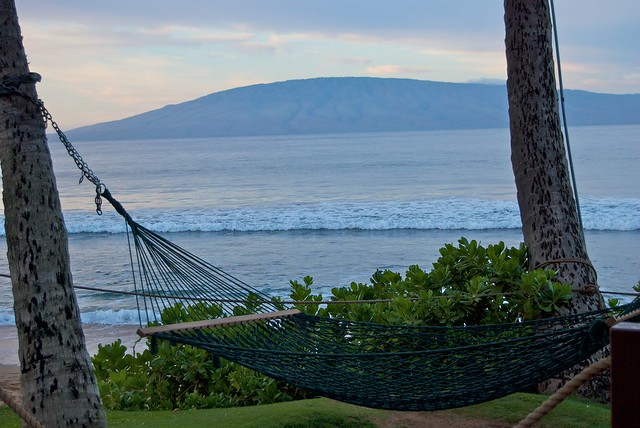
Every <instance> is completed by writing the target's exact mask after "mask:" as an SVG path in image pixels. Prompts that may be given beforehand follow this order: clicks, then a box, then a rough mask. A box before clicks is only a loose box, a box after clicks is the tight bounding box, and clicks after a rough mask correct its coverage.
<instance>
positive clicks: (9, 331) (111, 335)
mask: <svg viewBox="0 0 640 428" xmlns="http://www.w3.org/2000/svg"><path fill="white" fill-rule="evenodd" d="M137 328H138V326H137V325H100V324H85V325H83V330H84V334H85V338H86V341H87V350H88V351H89V355H91V356H93V355H95V354H96V352H98V345H99V344H108V343H113V342H114V341H115V340H116V339H121V340H122V343H123V344H124V345H125V346H126V347H127V348H128V349H129V351H131V350H132V348H133V346H134V344H135V343H136V341H137V340H138V335H137V334H136V329H137ZM144 347H145V344H144V343H139V344H138V345H137V349H138V350H143V349H144ZM0 386H1V387H2V388H4V389H5V390H7V391H9V392H11V393H13V394H18V393H19V392H20V368H19V360H18V332H17V330H16V328H15V326H12V325H4V326H0ZM0 405H2V404H0Z"/></svg>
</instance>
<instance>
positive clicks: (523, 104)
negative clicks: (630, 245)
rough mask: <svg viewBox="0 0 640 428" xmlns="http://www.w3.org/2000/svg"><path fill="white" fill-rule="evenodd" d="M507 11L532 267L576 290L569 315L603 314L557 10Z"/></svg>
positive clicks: (516, 148) (514, 138)
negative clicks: (572, 157) (575, 158)
mask: <svg viewBox="0 0 640 428" xmlns="http://www.w3.org/2000/svg"><path fill="white" fill-rule="evenodd" d="M504 8H505V16H504V19H505V30H506V39H505V46H506V57H507V93H508V97H509V122H510V131H511V162H512V166H513V172H514V176H515V182H516V188H517V192H518V205H519V207H520V216H521V219H522V231H523V235H524V241H525V243H526V245H527V248H528V250H529V258H530V259H529V260H530V261H529V263H530V266H529V267H530V268H531V269H535V268H538V267H543V266H545V267H549V268H552V269H554V270H555V271H556V272H558V276H557V280H558V281H559V282H562V283H568V284H572V287H573V294H572V297H571V300H570V302H569V305H568V307H567V310H566V312H567V313H571V314H575V313H580V312H585V311H589V310H594V309H600V308H602V307H603V306H604V302H603V299H602V296H601V295H600V293H599V290H598V286H597V278H596V272H595V269H594V268H593V266H592V265H591V262H590V260H589V256H588V254H587V248H586V243H585V240H584V233H583V230H582V226H581V224H580V219H579V217H578V212H577V208H576V202H575V199H574V196H573V191H572V187H571V181H570V177H569V167H568V162H567V158H566V154H565V149H564V145H563V138H562V130H561V126H560V116H559V113H558V94H557V90H556V79H555V68H554V61H553V48H552V38H551V36H552V28H551V17H550V9H549V3H548V0H505V2H504ZM553 385H554V386H551V389H554V388H555V387H556V386H557V382H553Z"/></svg>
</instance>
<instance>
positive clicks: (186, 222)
mask: <svg viewBox="0 0 640 428" xmlns="http://www.w3.org/2000/svg"><path fill="white" fill-rule="evenodd" d="M638 212H640V200H637V199H587V200H585V201H583V202H582V215H583V222H584V227H585V228H586V229H588V230H609V231H633V230H640V216H639V215H638ZM131 215H132V216H133V217H134V219H135V220H136V221H137V222H138V223H140V224H142V225H144V226H145V227H147V228H149V229H151V230H154V231H157V232H217V231H241V232H248V231H290V230H344V229H355V230H396V229H419V230H458V229H467V230H487V229H517V228H519V227H520V225H521V223H520V214H519V210H518V205H517V203H516V202H515V201H503V200H482V199H460V198H450V199H434V200H422V201H393V202H375V203H374V202H324V203H316V204H291V205H276V206H267V207H265V206H261V207H245V208H236V209H227V210H209V211H204V210H185V211H176V210H167V209H164V210H140V211H136V212H132V213H131ZM65 221H66V224H67V229H68V231H69V233H122V232H124V231H125V225H124V222H123V220H122V218H120V216H119V215H117V214H114V213H107V214H105V215H103V216H101V217H98V216H96V215H95V214H93V213H77V212H71V213H68V214H66V215H65ZM2 234H4V230H2Z"/></svg>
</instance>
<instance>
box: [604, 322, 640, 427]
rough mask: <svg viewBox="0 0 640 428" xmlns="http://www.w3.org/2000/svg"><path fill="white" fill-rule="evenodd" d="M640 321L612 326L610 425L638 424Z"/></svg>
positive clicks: (639, 403) (634, 425)
mask: <svg viewBox="0 0 640 428" xmlns="http://www.w3.org/2000/svg"><path fill="white" fill-rule="evenodd" d="M638 355H640V324H639V323H632V322H623V323H620V324H617V325H615V326H613V327H612V328H611V427H612V428H622V427H625V428H628V427H637V426H640V419H639V417H638V406H640V381H639V380H640V365H639V364H638V362H637V357H638Z"/></svg>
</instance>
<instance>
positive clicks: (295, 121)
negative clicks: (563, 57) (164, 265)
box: [69, 77, 640, 140]
mask: <svg viewBox="0 0 640 428" xmlns="http://www.w3.org/2000/svg"><path fill="white" fill-rule="evenodd" d="M565 100H566V105H567V116H568V122H569V124H570V125H573V126H579V125H623V124H640V94H634V95H612V94H599V93H592V92H586V91H576V90H567V91H565ZM508 126H509V120H508V106H507V94H506V87H505V85H487V84H480V83H443V82H432V81H423V80H411V79H383V78H369V77H336V78H316V79H307V80H289V81H285V82H277V83H270V84H260V85H251V86H246V87H241V88H235V89H230V90H226V91H222V92H216V93H213V94H210V95H206V96H204V97H201V98H198V99H195V100H192V101H187V102H184V103H180V104H174V105H168V106H166V107H163V108H160V109H157V110H152V111H149V112H146V113H142V114H139V115H136V116H132V117H128V118H126V119H122V120H116V121H112V122H104V123H99V124H96V125H91V126H85V127H82V128H77V129H74V130H72V131H69V135H70V136H71V137H72V138H74V139H84V140H108V139H111V140H122V139H130V140H137V139H161V138H192V137H218V136H250V135H282V134H326V133H347V132H382V131H414V130H435V129H478V128H503V127H508Z"/></svg>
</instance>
